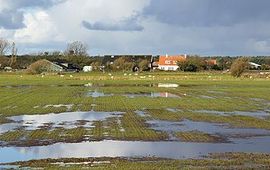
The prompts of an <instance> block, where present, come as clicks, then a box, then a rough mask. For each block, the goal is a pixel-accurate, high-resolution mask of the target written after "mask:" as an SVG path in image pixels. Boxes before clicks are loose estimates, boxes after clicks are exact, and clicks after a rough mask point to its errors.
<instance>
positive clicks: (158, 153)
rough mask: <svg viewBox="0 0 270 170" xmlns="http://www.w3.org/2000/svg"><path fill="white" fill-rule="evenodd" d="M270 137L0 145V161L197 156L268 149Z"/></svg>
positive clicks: (264, 151) (265, 150) (266, 150)
mask: <svg viewBox="0 0 270 170" xmlns="http://www.w3.org/2000/svg"><path fill="white" fill-rule="evenodd" d="M269 141H270V137H256V138H250V139H249V140H245V139H237V140H235V143H225V144H209V143H186V142H140V141H134V142H129V141H101V142H83V143H58V144H54V145H50V146H38V147H4V148H0V160H1V161H0V162H1V163H4V162H14V161H25V160H31V159H44V158H86V157H144V156H155V157H161V158H175V159H182V158H198V157H200V156H203V155H207V154H208V153H215V152H216V153H217V152H261V153H270V143H269Z"/></svg>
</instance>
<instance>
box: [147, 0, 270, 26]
mask: <svg viewBox="0 0 270 170" xmlns="http://www.w3.org/2000/svg"><path fill="white" fill-rule="evenodd" d="M269 6H270V1H269V0H258V1H254V0H237V1H235V0H203V1H198V0H152V1H151V3H150V5H149V6H148V7H146V8H145V10H144V15H145V16H146V17H148V16H152V17H155V18H156V19H157V20H158V21H160V22H163V23H167V24H174V25H179V26H231V25H235V24H239V23H243V22H248V21H261V20H263V21H270V18H269V15H270V11H269Z"/></svg>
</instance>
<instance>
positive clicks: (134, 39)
mask: <svg viewBox="0 0 270 170" xmlns="http://www.w3.org/2000/svg"><path fill="white" fill-rule="evenodd" d="M0 4H1V5H0V35H1V36H2V37H4V38H7V39H9V40H12V41H15V42H18V45H20V47H21V48H22V49H20V51H23V52H27V51H31V52H34V51H42V50H48V49H57V48H59V49H61V50H63V49H64V48H65V46H66V44H67V43H68V42H71V41H75V40H78V41H82V42H85V43H87V44H88V46H89V49H90V51H89V52H90V54H93V55H95V54H111V53H114V54H119V53H120V54H121V53H122V54H126V53H129V54H145V53H147V54H164V53H168V54H181V53H188V54H190V53H191V54H202V55H265V54H266V55H267V54H269V53H270V48H269V46H270V45H269V44H270V41H269V40H270V17H269V16H270V11H269V10H268V7H269V6H270V1H269V0H257V1H254V0H237V1H235V0H201V1H200V0H113V1H112V0H39V1H38V0H0Z"/></svg>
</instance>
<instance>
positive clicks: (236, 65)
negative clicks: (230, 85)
mask: <svg viewBox="0 0 270 170" xmlns="http://www.w3.org/2000/svg"><path fill="white" fill-rule="evenodd" d="M247 67H248V59H247V58H238V59H236V60H235V61H234V62H233V64H232V66H231V69H230V71H231V75H232V76H233V77H240V76H241V75H242V74H243V72H244V71H245V70H246V68H247Z"/></svg>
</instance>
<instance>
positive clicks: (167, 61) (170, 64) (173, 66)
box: [158, 55, 187, 71]
mask: <svg viewBox="0 0 270 170" xmlns="http://www.w3.org/2000/svg"><path fill="white" fill-rule="evenodd" d="M186 59H187V56H186V55H176V56H169V55H165V56H160V57H159V62H158V69H160V70H165V71H176V70H177V69H178V68H179V66H178V65H177V63H178V62H181V61H182V62H183V61H186Z"/></svg>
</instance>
